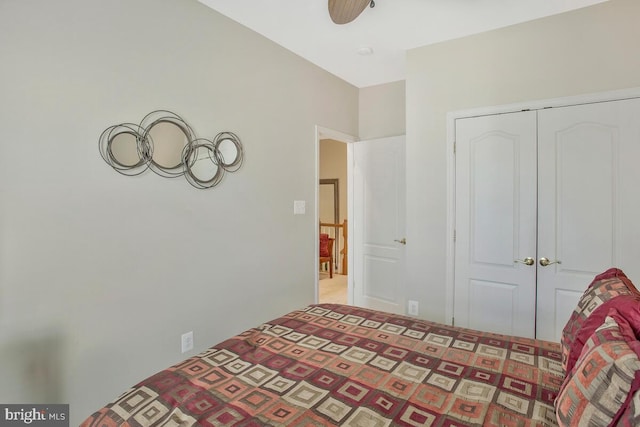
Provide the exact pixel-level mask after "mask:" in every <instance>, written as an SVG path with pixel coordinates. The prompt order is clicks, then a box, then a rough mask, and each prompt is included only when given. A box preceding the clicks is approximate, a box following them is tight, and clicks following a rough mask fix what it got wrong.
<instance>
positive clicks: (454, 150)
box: [453, 141, 456, 154]
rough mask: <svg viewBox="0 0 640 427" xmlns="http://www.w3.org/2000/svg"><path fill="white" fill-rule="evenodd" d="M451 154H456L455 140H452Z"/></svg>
mask: <svg viewBox="0 0 640 427" xmlns="http://www.w3.org/2000/svg"><path fill="white" fill-rule="evenodd" d="M453 154H456V142H455V141H453Z"/></svg>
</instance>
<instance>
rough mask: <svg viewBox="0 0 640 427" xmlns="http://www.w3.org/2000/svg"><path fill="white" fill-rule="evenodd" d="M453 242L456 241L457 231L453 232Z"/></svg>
mask: <svg viewBox="0 0 640 427" xmlns="http://www.w3.org/2000/svg"><path fill="white" fill-rule="evenodd" d="M453 241H454V242H455V241H456V230H453Z"/></svg>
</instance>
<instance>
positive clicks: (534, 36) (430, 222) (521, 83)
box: [406, 0, 640, 322]
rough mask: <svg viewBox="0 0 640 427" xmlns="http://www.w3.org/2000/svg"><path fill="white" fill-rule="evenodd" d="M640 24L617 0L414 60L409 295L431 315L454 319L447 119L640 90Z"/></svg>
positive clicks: (631, 1)
mask: <svg viewBox="0 0 640 427" xmlns="http://www.w3.org/2000/svg"><path fill="white" fill-rule="evenodd" d="M638 16H640V2H638V1H637V0H611V1H609V2H606V3H602V4H598V5H595V6H591V7H588V8H584V9H580V10H576V11H572V12H568V13H565V14H561V15H556V16H553V17H549V18H544V19H540V20H536V21H532V22H529V23H524V24H520V25H515V26H512V27H508V28H504V29H500V30H496V31H490V32H487V33H483V34H479V35H475V36H471V37H465V38H462V39H458V40H454V41H450V42H446V43H440V44H437V45H432V46H426V47H422V48H418V49H414V50H411V51H409V52H408V55H407V67H408V73H407V83H406V84H407V200H408V206H407V211H408V214H407V227H408V232H407V237H408V239H409V240H410V241H411V245H407V254H408V259H407V277H408V286H409V289H408V295H407V296H408V298H409V299H417V300H419V301H420V309H421V310H420V315H421V316H423V317H426V318H429V319H434V320H438V321H445V318H444V314H445V313H444V311H445V268H446V253H445V248H446V220H447V218H446V215H447V212H446V203H447V198H446V196H447V193H446V188H447V187H446V185H447V168H446V159H447V154H446V150H445V147H446V136H447V134H446V114H447V112H449V111H456V110H461V109H468V108H473V107H481V106H491V105H502V104H509V103H515V102H521V101H528V100H535V99H545V98H555V97H561V96H568V95H578V94H584V93H592V92H599V91H607V90H614V89H621V88H628V87H637V86H640V48H638V40H640V25H638ZM450 320H451V319H446V321H448V322H449V321H450Z"/></svg>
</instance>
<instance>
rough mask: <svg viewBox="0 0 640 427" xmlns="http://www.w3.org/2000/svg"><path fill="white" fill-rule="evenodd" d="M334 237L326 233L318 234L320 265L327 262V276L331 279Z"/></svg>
mask: <svg viewBox="0 0 640 427" xmlns="http://www.w3.org/2000/svg"><path fill="white" fill-rule="evenodd" d="M334 241H335V239H334V238H332V237H329V235H328V234H324V233H321V234H320V251H319V252H320V265H322V264H324V263H326V262H328V263H329V277H330V278H332V279H333V242H334Z"/></svg>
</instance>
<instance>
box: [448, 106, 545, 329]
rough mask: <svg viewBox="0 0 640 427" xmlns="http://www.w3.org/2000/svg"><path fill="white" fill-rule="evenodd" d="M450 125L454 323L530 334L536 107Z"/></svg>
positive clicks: (532, 322)
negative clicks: (453, 158)
mask: <svg viewBox="0 0 640 427" xmlns="http://www.w3.org/2000/svg"><path fill="white" fill-rule="evenodd" d="M455 131H456V228H455V235H456V241H455V291H454V301H455V302H454V319H455V324H456V325H457V326H463V327H469V328H473V329H480V330H483V331H492V332H496V333H503V334H509V335H519V336H524V337H534V335H535V302H536V301H535V299H536V265H535V259H536V168H537V166H536V113H535V112H533V111H525V112H518V113H510V114H499V115H492V116H484V117H474V118H465V119H458V120H456V127H455ZM525 260H527V261H525ZM525 262H526V263H525Z"/></svg>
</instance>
